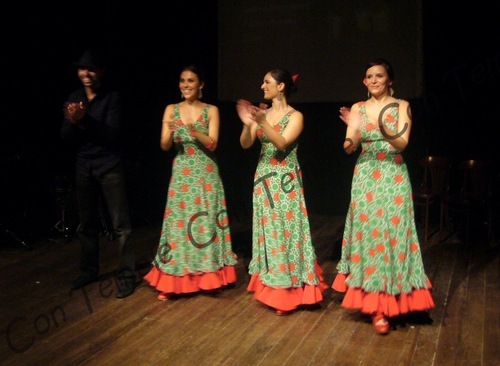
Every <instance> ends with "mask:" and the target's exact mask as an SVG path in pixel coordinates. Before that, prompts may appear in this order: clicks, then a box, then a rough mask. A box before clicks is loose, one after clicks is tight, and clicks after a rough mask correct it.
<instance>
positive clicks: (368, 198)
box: [366, 192, 373, 202]
mask: <svg viewBox="0 0 500 366" xmlns="http://www.w3.org/2000/svg"><path fill="white" fill-rule="evenodd" d="M366 199H367V200H368V202H371V201H373V193H372V192H366Z"/></svg>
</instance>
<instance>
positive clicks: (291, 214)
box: [285, 211, 293, 220]
mask: <svg viewBox="0 0 500 366" xmlns="http://www.w3.org/2000/svg"><path fill="white" fill-rule="evenodd" d="M285 217H286V218H287V220H291V219H293V212H290V211H288V212H287V213H286V216H285Z"/></svg>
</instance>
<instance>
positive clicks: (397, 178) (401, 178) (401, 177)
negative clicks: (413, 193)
mask: <svg viewBox="0 0 500 366" xmlns="http://www.w3.org/2000/svg"><path fill="white" fill-rule="evenodd" d="M394 180H395V181H396V183H401V182H402V181H403V176H402V175H401V174H396V176H395V177H394Z"/></svg>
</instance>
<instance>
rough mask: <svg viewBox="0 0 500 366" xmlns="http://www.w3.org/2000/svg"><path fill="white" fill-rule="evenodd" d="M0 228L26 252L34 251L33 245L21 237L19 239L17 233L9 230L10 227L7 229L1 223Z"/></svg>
mask: <svg viewBox="0 0 500 366" xmlns="http://www.w3.org/2000/svg"><path fill="white" fill-rule="evenodd" d="M0 228H1V229H2V232H3V233H5V234H6V235H7V236H9V237H10V238H12V239H14V241H15V242H16V243H17V244H20V245H21V246H22V247H23V248H24V249H26V250H33V248H32V247H31V245H29V244H28V243H26V242H25V241H24V240H22V239H21V238H20V237H18V236H17V234H16V233H14V232H13V231H11V230H9V228H8V227H6V226H5V225H3V224H1V223H0Z"/></svg>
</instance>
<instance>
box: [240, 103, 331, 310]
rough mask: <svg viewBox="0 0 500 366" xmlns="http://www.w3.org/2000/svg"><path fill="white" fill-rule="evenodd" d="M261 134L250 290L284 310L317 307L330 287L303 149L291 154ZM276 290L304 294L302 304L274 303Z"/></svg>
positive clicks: (281, 124) (278, 128)
mask: <svg viewBox="0 0 500 366" xmlns="http://www.w3.org/2000/svg"><path fill="white" fill-rule="evenodd" d="M293 112H294V110H292V111H291V112H289V113H288V114H286V115H285V116H284V117H283V118H282V119H281V120H280V121H279V123H278V124H276V126H275V127H274V128H275V130H276V131H277V132H279V133H282V132H283V131H284V129H285V128H286V126H287V124H288V121H289V117H290V115H291V114H292V113H293ZM257 133H258V138H259V140H260V141H261V144H262V147H261V153H260V156H259V162H258V165H257V169H256V172H255V177H254V190H253V231H252V243H253V244H252V259H251V261H250V264H249V273H250V275H252V279H251V282H250V284H249V286H248V290H249V291H255V292H256V294H255V295H256V298H257V299H258V300H260V301H262V302H264V303H266V304H268V305H270V306H272V307H275V308H277V309H282V310H289V309H294V308H295V307H297V306H298V305H300V304H303V303H316V302H318V301H321V299H322V296H321V291H323V290H324V288H323V284H324V283H323V281H322V277H321V268H319V266H318V265H317V263H316V254H315V251H314V247H313V244H312V241H311V232H310V226H309V220H308V213H307V209H306V203H305V199H304V188H303V182H302V171H301V169H300V165H299V161H298V158H297V147H298V144H297V142H295V143H294V144H292V145H291V146H289V147H288V148H287V149H286V150H285V151H279V150H277V149H276V147H275V146H274V145H273V144H272V142H271V141H269V139H268V137H267V136H266V135H265V134H264V133H263V131H262V130H261V129H259V130H258V131H257ZM305 286H311V287H312V291H311V293H314V295H313V296H311V297H310V298H309V299H305V298H304V294H303V293H302V290H303V289H304V288H305ZM265 287H266V288H267V289H264V288H265ZM270 289H277V290H279V289H300V294H299V295H298V296H296V297H297V298H298V300H297V298H296V299H294V300H292V299H291V298H286V296H285V298H284V299H281V301H278V302H274V301H273V300H272V298H273V295H272V294H271V293H269V292H272V291H270ZM266 291H267V294H266ZM293 296H295V295H292V297H293Z"/></svg>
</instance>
